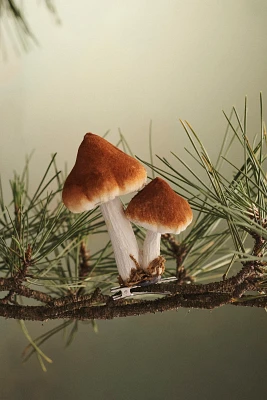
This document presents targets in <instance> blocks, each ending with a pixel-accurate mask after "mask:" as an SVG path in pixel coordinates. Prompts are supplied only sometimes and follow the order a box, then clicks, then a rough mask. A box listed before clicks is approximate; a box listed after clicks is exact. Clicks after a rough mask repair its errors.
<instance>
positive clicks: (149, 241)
mask: <svg viewBox="0 0 267 400" xmlns="http://www.w3.org/2000/svg"><path fill="white" fill-rule="evenodd" d="M160 238H161V233H158V232H152V231H149V230H148V231H147V233H146V238H145V240H144V246H143V264H142V266H143V269H144V270H145V271H146V269H147V267H148V266H149V264H150V263H151V261H153V260H155V258H157V257H158V256H160Z"/></svg>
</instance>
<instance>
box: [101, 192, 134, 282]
mask: <svg viewBox="0 0 267 400" xmlns="http://www.w3.org/2000/svg"><path fill="white" fill-rule="evenodd" d="M100 210H101V212H102V214H103V217H104V220H105V222H106V226H107V229H108V233H109V236H110V240H111V243H112V247H113V252H114V256H115V260H116V264H117V268H118V271H119V274H120V276H121V278H122V280H123V281H124V282H126V281H127V280H128V279H129V277H130V274H131V270H132V268H134V269H136V265H135V263H134V261H133V259H132V258H131V257H130V255H131V256H132V257H133V258H134V259H135V260H136V261H137V262H139V248H138V244H137V241H136V238H135V235H134V232H133V229H132V227H131V224H130V221H128V219H127V218H126V217H125V215H124V210H123V206H122V203H121V201H120V199H119V198H118V197H116V198H115V199H114V200H110V201H108V202H106V203H102V204H101V205H100Z"/></svg>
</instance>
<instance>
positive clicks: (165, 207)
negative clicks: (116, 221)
mask: <svg viewBox="0 0 267 400" xmlns="http://www.w3.org/2000/svg"><path fill="white" fill-rule="evenodd" d="M125 215H126V217H127V218H128V219H129V220H130V221H132V222H134V223H136V224H137V225H141V226H142V227H144V228H146V229H147V233H146V238H145V241H144V246H143V261H142V267H143V269H144V270H145V271H146V270H148V268H149V265H151V263H152V262H153V260H156V259H157V258H158V257H159V256H160V238H161V234H162V233H174V234H178V233H180V232H182V231H183V230H185V229H186V228H187V226H188V225H189V224H190V223H191V222H192V219H193V213H192V210H191V208H190V205H189V204H188V202H187V201H186V200H185V199H184V198H183V197H181V196H179V195H178V194H176V193H175V192H174V191H173V190H172V188H171V187H170V186H169V184H168V183H167V182H165V181H164V180H163V179H161V178H155V179H153V180H152V181H151V182H150V183H149V184H148V185H146V186H145V187H144V188H143V189H142V190H141V191H140V192H138V193H137V195H136V196H134V197H133V198H132V200H131V201H130V203H129V204H128V207H127V209H126V211H125ZM155 273H157V272H156V270H155Z"/></svg>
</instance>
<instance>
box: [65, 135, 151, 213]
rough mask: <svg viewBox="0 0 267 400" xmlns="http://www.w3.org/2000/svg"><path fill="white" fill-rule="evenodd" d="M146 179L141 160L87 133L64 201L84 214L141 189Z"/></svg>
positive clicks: (99, 137)
mask: <svg viewBox="0 0 267 400" xmlns="http://www.w3.org/2000/svg"><path fill="white" fill-rule="evenodd" d="M146 179H147V172H146V170H145V168H144V167H143V165H142V164H141V163H140V162H139V161H137V160H136V159H135V158H133V157H131V156H129V155H127V154H125V153H124V152H123V151H121V150H119V149H118V148H117V147H115V146H113V145H112V144H111V143H109V142H108V141H107V140H105V139H103V138H102V137H101V136H98V135H94V134H93V133H87V134H86V135H85V136H84V139H83V141H82V143H81V145H80V147H79V150H78V154H77V158H76V162H75V165H74V167H73V169H72V171H71V172H70V174H69V176H68V177H67V179H66V181H65V184H64V188H63V192H62V200H63V203H64V204H65V206H66V207H67V208H68V209H69V210H70V211H72V212H74V213H81V212H83V211H88V210H91V209H93V208H94V207H96V206H97V205H99V204H101V203H106V202H107V201H109V200H113V199H114V198H115V197H117V196H122V195H124V194H127V193H131V192H134V191H136V190H138V189H140V188H141V187H142V186H143V185H144V184H145V182H146Z"/></svg>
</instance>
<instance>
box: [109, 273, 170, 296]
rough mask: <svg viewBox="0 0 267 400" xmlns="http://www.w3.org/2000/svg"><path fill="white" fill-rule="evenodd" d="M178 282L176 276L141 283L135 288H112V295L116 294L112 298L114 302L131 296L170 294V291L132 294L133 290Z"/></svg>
mask: <svg viewBox="0 0 267 400" xmlns="http://www.w3.org/2000/svg"><path fill="white" fill-rule="evenodd" d="M174 280H177V278H176V277H175V276H171V277H170V278H164V279H161V278H160V279H158V280H157V282H155V281H154V282H149V281H144V282H140V283H139V284H138V285H135V286H129V287H128V286H117V287H114V288H111V289H110V291H111V293H115V294H114V295H113V296H112V298H113V300H119V299H125V298H126V297H131V296H139V295H148V294H161V295H164V294H170V292H169V291H166V292H132V289H136V288H140V287H144V286H148V285H151V284H155V283H156V284H159V283H162V282H163V283H164V282H171V281H174Z"/></svg>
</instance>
